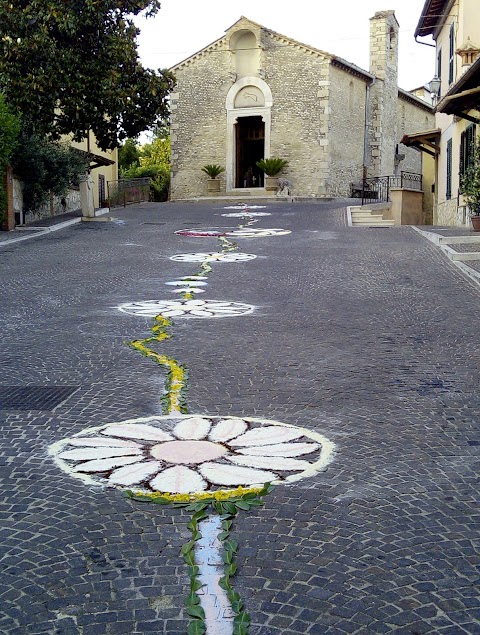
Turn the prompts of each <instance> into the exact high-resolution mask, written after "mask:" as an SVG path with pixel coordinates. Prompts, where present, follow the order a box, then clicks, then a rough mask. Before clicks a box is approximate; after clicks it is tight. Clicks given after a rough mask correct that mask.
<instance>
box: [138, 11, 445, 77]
mask: <svg viewBox="0 0 480 635" xmlns="http://www.w3.org/2000/svg"><path fill="white" fill-rule="evenodd" d="M423 5H424V0H289V1H288V2H287V1H286V0H242V2H237V0H163V1H162V9H161V10H160V12H159V13H158V15H157V16H156V17H155V18H150V19H149V20H145V19H138V20H136V22H137V24H138V26H139V27H140V29H141V35H140V37H139V51H140V57H141V60H142V62H143V65H144V66H148V67H150V68H155V69H158V68H169V67H171V66H173V65H174V64H176V63H177V62H180V61H181V60H183V59H185V58H186V57H188V56H189V55H191V54H192V53H195V52H196V51H198V50H200V49H202V48H203V47H205V46H207V45H208V44H210V43H211V42H213V41H214V40H217V39H218V38H220V37H222V36H223V35H224V32H225V31H226V29H228V28H229V27H230V26H231V25H232V24H234V23H235V22H236V21H237V20H238V19H239V18H240V17H241V16H242V15H243V16H245V17H247V18H250V19H251V20H253V21H254V22H258V23H259V24H262V25H263V26H265V27H267V28H269V29H271V30H273V31H277V32H278V33H281V34H283V35H286V36H289V37H291V38H293V39H294V40H298V41H300V42H302V43H304V44H310V45H311V46H314V47H316V48H319V49H322V50H324V51H327V52H328V53H334V54H336V55H339V56H341V57H343V58H344V59H346V60H348V61H349V62H353V63H354V64H357V65H358V66H360V67H361V68H364V69H366V70H368V67H369V61H368V51H369V42H368V39H369V27H370V23H369V18H371V17H372V16H373V15H374V14H375V12H376V11H383V10H386V9H393V10H394V11H395V14H396V16H397V20H398V22H399V23H400V49H399V51H400V62H399V67H400V68H399V85H400V87H401V88H404V89H406V90H411V89H413V88H417V87H418V86H421V85H422V84H425V83H427V82H429V81H430V80H431V79H432V77H433V75H434V49H433V48H430V47H427V46H424V45H421V44H417V43H416V42H415V39H414V37H413V34H414V31H415V27H416V25H417V23H418V20H419V18H420V14H421V11H422V8H423ZM427 41H429V42H432V41H431V40H430V39H427Z"/></svg>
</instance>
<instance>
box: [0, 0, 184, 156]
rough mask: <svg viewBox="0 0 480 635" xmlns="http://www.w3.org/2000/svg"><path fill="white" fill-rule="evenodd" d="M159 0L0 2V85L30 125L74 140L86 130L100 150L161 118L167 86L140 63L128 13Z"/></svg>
mask: <svg viewBox="0 0 480 635" xmlns="http://www.w3.org/2000/svg"><path fill="white" fill-rule="evenodd" d="M159 9H160V2H159V0H62V1H61V2H59V1H58V0H12V1H11V2H9V1H8V0H6V1H5V0H4V1H2V2H0V87H1V88H2V89H3V91H4V93H5V95H6V98H7V100H8V101H9V103H10V104H11V105H12V106H13V107H14V108H16V109H17V110H18V112H20V113H21V114H22V119H23V122H24V125H25V126H26V128H27V130H28V131H29V132H30V133H34V134H36V135H40V136H42V135H50V137H51V138H52V139H59V138H60V137H61V136H62V135H65V134H70V133H72V134H73V137H74V140H75V141H80V140H81V139H82V138H84V136H85V133H86V132H87V131H88V130H92V131H93V132H94V134H95V137H96V138H97V142H98V144H99V146H100V147H101V148H102V149H104V150H106V149H108V148H114V147H116V146H118V145H119V142H121V141H122V140H123V139H125V138H127V137H134V138H135V137H137V136H138V135H139V134H140V132H142V131H144V130H146V129H149V128H152V127H155V126H156V125H162V122H164V121H165V119H166V118H167V116H168V104H167V100H166V98H167V96H168V94H169V92H170V91H171V89H172V88H173V86H174V78H173V75H172V74H171V73H170V72H169V71H167V70H158V71H154V70H151V69H146V68H143V66H142V65H141V64H140V61H139V57H138V51H137V42H136V37H137V35H138V33H139V30H138V29H137V28H136V26H135V25H134V23H133V20H132V17H133V16H135V15H138V14H139V13H141V12H142V11H146V12H147V13H146V14H147V16H150V15H154V14H156V13H157V12H158V10H159Z"/></svg>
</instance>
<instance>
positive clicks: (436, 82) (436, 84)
mask: <svg viewBox="0 0 480 635" xmlns="http://www.w3.org/2000/svg"><path fill="white" fill-rule="evenodd" d="M441 85H442V82H441V80H440V79H439V77H437V75H435V76H434V78H433V79H432V80H430V82H429V83H428V84H427V88H428V90H429V91H430V94H431V96H432V102H433V104H434V105H435V104H436V103H437V99H438V96H439V95H438V94H439V92H440V86H441Z"/></svg>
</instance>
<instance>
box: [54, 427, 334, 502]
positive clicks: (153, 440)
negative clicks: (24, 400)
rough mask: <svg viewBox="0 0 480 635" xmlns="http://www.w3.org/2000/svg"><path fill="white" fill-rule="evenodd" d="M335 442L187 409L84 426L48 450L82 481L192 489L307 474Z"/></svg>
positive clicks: (303, 432)
mask: <svg viewBox="0 0 480 635" xmlns="http://www.w3.org/2000/svg"><path fill="white" fill-rule="evenodd" d="M334 447H335V446H334V444H333V443H332V442H331V441H329V440H328V439H326V438H325V437H323V436H322V435H320V434H318V433H316V432H312V431H310V430H307V429H305V428H299V427H296V426H292V425H289V424H286V423H280V422H278V421H269V420H266V419H253V418H249V417H245V418H243V417H241V418H239V417H214V416H212V417H210V416H203V415H186V416H181V417H179V416H175V417H172V416H166V417H146V418H141V419H131V420H127V421H123V422H120V423H109V424H106V425H103V426H99V427H96V428H88V429H86V430H83V431H82V432H80V433H79V434H76V435H74V436H72V437H70V438H68V439H63V440H62V441H59V442H57V443H55V444H54V445H53V446H51V448H50V453H51V454H52V455H53V456H54V458H55V460H56V462H57V463H58V465H59V466H60V467H61V468H62V469H63V470H65V471H66V472H69V473H70V474H72V475H73V476H77V477H78V478H81V479H82V480H84V481H86V482H89V483H96V484H100V485H107V486H112V487H120V488H122V487H123V488H134V489H135V490H138V491H140V492H144V493H151V492H165V493H168V494H196V493H202V492H209V491H216V490H218V489H221V490H222V491H224V490H225V489H227V490H228V489H231V488H238V487H244V486H245V487H256V486H261V485H262V484H263V483H266V482H271V483H282V482H292V481H298V480H300V479H302V478H306V477H309V476H313V475H314V474H316V473H317V472H318V471H320V470H322V469H323V468H325V467H326V465H328V463H330V461H331V459H332V456H333V451H334Z"/></svg>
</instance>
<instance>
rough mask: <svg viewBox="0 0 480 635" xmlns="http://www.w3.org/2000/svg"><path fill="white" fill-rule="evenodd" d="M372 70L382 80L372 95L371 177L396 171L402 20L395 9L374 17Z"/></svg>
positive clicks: (372, 24) (371, 26)
mask: <svg viewBox="0 0 480 635" xmlns="http://www.w3.org/2000/svg"><path fill="white" fill-rule="evenodd" d="M370 72H371V73H372V75H375V77H377V78H378V79H377V80H376V81H375V82H374V84H373V85H372V87H371V91H370V95H371V102H370V104H371V105H370V117H371V126H370V170H369V176H388V175H390V174H393V173H394V170H395V165H394V158H395V146H396V140H397V137H398V134H397V99H398V22H397V20H396V18H395V14H394V12H393V11H380V12H378V13H376V14H375V15H374V17H373V18H372V19H371V20H370Z"/></svg>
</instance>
